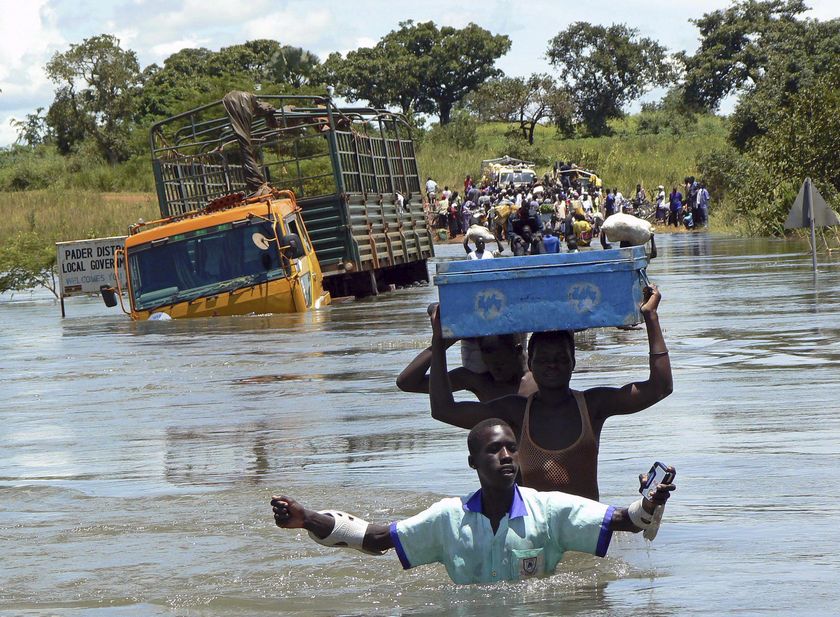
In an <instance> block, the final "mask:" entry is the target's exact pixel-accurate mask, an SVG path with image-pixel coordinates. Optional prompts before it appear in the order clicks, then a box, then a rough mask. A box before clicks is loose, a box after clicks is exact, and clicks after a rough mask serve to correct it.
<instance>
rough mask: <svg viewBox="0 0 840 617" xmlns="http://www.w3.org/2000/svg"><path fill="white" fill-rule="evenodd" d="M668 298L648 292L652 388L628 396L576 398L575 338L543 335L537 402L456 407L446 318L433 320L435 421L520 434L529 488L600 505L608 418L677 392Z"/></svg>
mask: <svg viewBox="0 0 840 617" xmlns="http://www.w3.org/2000/svg"><path fill="white" fill-rule="evenodd" d="M660 299H661V295H660V293H659V290H658V289H657V288H656V287H647V288H645V301H644V303H643V304H642V306H641V312H642V316H643V317H644V320H645V326H646V327H647V334H648V346H649V349H650V374H649V376H648V379H647V380H646V381H639V382H634V383H630V384H627V385H625V386H623V387H621V388H608V387H599V388H590V389H589V390H586V391H585V392H581V391H577V390H572V389H571V388H570V387H569V382H570V380H571V377H572V371H573V370H574V368H575V343H574V336H573V334H572V333H571V332H568V331H556V332H537V333H534V334H533V335H532V336H531V340H530V342H529V343H528V368H529V369H530V371H531V376H532V378H533V380H534V382H535V383H536V385H537V389H538V390H537V392H536V393H534V394H531V395H530V396H527V397H526V396H520V395H516V394H513V395H510V396H505V397H503V398H499V399H496V400H493V401H490V402H486V403H475V402H466V401H465V402H455V399H454V397H453V396H452V384H451V382H450V379H449V374H448V372H447V368H446V346H447V342H446V341H444V339H443V335H442V334H441V326H440V315H439V312H438V309H437V308H435V310H434V312H433V313H432V316H431V317H432V346H431V370H430V373H429V400H430V402H431V409H432V417H433V418H435V419H436V420H440V421H441V422H446V423H447V424H451V425H453V426H458V427H461V428H466V429H471V428H472V427H474V426H476V425H477V424H478V423H479V422H481V421H482V420H484V419H486V418H501V419H503V420H505V421H506V422H507V423H508V424H509V425H510V426H511V427H512V428H513V431H514V434H515V435H516V437H517V442H518V443H519V450H520V456H521V461H522V464H521V473H522V484H523V485H524V486H528V487H531V488H535V489H537V490H541V491H563V492H566V493H571V494H573V495H580V496H581V497H587V498H589V499H594V500H597V499H598V497H599V491H598V448H599V445H600V440H601V429H602V428H603V426H604V422H605V421H606V420H607V418H609V417H611V416H614V415H624V414H631V413H636V412H637V411H641V410H643V409H647V408H648V407H650V406H651V405H653V404H654V403H656V402H658V401H660V400H662V399H663V398H665V397H666V396H668V395H669V394H670V393H671V391H672V390H673V379H672V377H671V361H670V360H669V357H668V349H667V348H666V347H665V340H664V339H663V337H662V329H661V328H660V325H659V316H658V313H657V308H658V307H659V301H660Z"/></svg>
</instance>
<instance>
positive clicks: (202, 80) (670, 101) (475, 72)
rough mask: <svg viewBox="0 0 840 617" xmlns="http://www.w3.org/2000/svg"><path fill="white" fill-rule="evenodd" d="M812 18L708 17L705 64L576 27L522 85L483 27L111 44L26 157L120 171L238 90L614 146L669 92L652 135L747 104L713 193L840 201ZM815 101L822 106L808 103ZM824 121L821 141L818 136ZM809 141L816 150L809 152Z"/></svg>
mask: <svg viewBox="0 0 840 617" xmlns="http://www.w3.org/2000/svg"><path fill="white" fill-rule="evenodd" d="M806 10H807V7H806V5H805V4H804V2H803V1H802V0H762V1H759V0H741V1H740V2H735V3H733V4H732V5H731V6H730V7H729V8H726V9H721V10H716V11H712V12H709V13H706V14H704V15H702V16H701V17H698V18H695V19H691V20H689V21H690V24H691V25H686V27H694V28H696V29H697V31H698V35H699V40H700V45H699V48H698V49H697V50H696V52H694V53H692V54H688V53H686V52H678V53H671V52H669V51H668V50H667V49H666V48H665V47H664V46H662V45H661V44H660V43H658V42H657V41H655V40H654V39H652V38H648V37H644V36H641V34H640V33H639V31H638V30H636V29H634V28H630V27H628V26H626V25H623V24H613V25H610V26H603V25H597V24H590V23H587V22H576V23H573V24H571V25H570V26H569V27H568V28H566V29H564V30H562V31H560V32H558V33H557V35H556V36H554V37H552V38H551V39H550V40H549V41H547V42H546V58H547V59H548V61H549V63H550V66H551V72H550V73H532V74H531V75H528V76H523V77H512V76H506V75H504V74H503V73H502V71H501V70H499V69H498V68H497V67H496V62H497V60H498V59H499V58H501V57H502V56H503V55H504V54H506V53H507V52H508V51H509V50H510V48H511V40H510V37H508V36H506V35H503V34H494V33H492V32H490V31H488V30H486V29H484V28H481V27H480V26H478V25H475V24H469V25H468V26H466V27H464V28H453V27H448V26H443V27H439V26H437V25H436V24H435V23H434V22H431V21H429V22H421V23H415V22H413V21H405V22H401V23H400V24H399V25H398V27H397V28H396V29H394V30H393V31H391V32H389V33H388V34H386V35H385V36H383V37H382V38H381V39H380V40H379V41H378V42H377V43H376V44H375V45H373V46H372V47H363V48H359V49H357V50H355V51H351V52H349V53H347V54H346V55H341V54H339V53H332V54H330V55H329V56H328V57H327V58H325V59H324V60H323V62H322V61H321V59H319V58H318V57H316V56H315V55H314V54H313V53H311V52H310V51H307V50H305V49H302V48H299V47H293V46H289V45H283V44H282V43H280V42H278V41H274V40H265V39H263V40H254V41H248V42H245V43H242V44H238V45H232V46H229V47H224V48H222V49H220V50H219V51H211V50H209V49H205V48H197V49H183V50H181V51H178V52H176V53H174V54H172V55H171V56H169V57H168V58H167V59H166V60H164V61H163V63H162V65H160V66H159V65H157V64H152V65H150V66H147V67H145V68H141V67H140V65H139V62H138V59H137V54H136V53H135V52H134V51H132V50H129V49H124V48H123V47H122V46H121V44H120V42H119V40H118V39H117V38H116V37H114V36H112V35H109V34H102V35H99V36H95V37H91V38H88V39H85V40H84V41H82V42H81V43H76V44H72V45H70V46H69V48H68V49H67V50H65V51H62V52H59V53H56V54H55V55H54V56H53V57H52V58H51V60H50V61H49V62H48V63H47V65H46V72H47V75H48V76H49V78H50V80H52V82H53V83H54V84H55V86H56V89H55V96H54V99H53V102H52V103H51V104H50V106H49V107H48V108H47V109H46V110H44V109H37V110H35V111H34V112H33V113H31V114H28V115H27V116H26V117H25V118H23V119H21V120H16V121H15V125H16V128H17V129H18V134H19V140H18V142H19V147H50V148H54V149H55V150H57V151H58V152H59V153H61V154H72V153H74V152H79V151H87V152H94V153H95V154H96V155H97V156H98V157H100V158H101V159H102V160H104V161H107V162H109V163H110V164H112V165H115V164H117V163H120V162H123V161H126V160H127V159H129V158H131V157H132V156H143V155H145V154H146V135H147V129H148V127H149V126H150V125H151V124H152V123H153V122H155V121H157V120H160V119H163V118H165V117H168V116H171V115H175V114H177V113H180V112H182V111H185V110H187V109H189V108H192V107H196V106H198V105H201V104H204V103H207V102H211V101H215V100H218V99H220V98H221V97H222V96H223V95H224V93H225V92H227V91H229V90H231V89H242V90H249V91H255V90H258V91H260V92H262V93H270V94H279V93H291V92H300V91H303V92H306V93H323V92H324V89H325V87H326V86H327V85H332V86H334V87H335V91H336V93H337V94H338V95H340V96H342V97H343V98H345V99H346V100H348V101H351V102H355V101H367V102H368V103H369V104H370V105H373V106H376V107H388V108H391V109H399V110H400V111H402V112H403V113H405V114H406V115H408V116H409V117H410V118H415V117H420V116H421V115H422V114H431V115H436V116H437V117H438V118H439V123H440V125H442V126H445V125H447V124H449V123H450V121H451V120H453V118H456V117H459V116H469V117H470V118H472V119H474V120H478V121H495V122H504V123H508V124H509V125H511V127H512V129H513V130H514V131H515V132H518V133H519V134H520V135H521V137H522V138H523V140H524V141H525V142H526V143H530V144H533V140H534V131H535V129H536V127H537V126H538V125H540V124H543V125H553V126H555V127H556V128H557V130H558V132H559V134H560V135H561V136H566V137H568V136H601V135H606V134H609V133H610V121H611V120H613V119H615V118H620V117H621V116H623V115H624V113H625V110H626V109H627V107H628V105H630V104H631V103H633V102H634V101H637V100H638V99H639V98H640V97H642V96H643V95H644V94H645V93H647V92H649V91H650V90H651V89H653V88H656V87H661V88H665V89H666V94H665V95H664V96H663V97H662V98H661V99H660V100H659V101H658V102H655V103H648V104H645V105H644V106H643V112H642V116H643V121H644V122H646V123H648V124H650V125H653V131H652V132H658V131H659V130H660V128H661V129H662V130H665V131H667V130H668V129H669V127H670V128H672V129H673V131H672V132H677V131H676V128H677V127H679V126H683V127H685V126H689V127H690V126H691V123H692V122H693V121H694V118H695V117H696V116H697V115H698V114H701V113H715V112H717V111H718V110H719V107H720V104H721V102H722V101H723V100H724V99H726V98H727V97H729V96H733V95H734V96H736V97H737V104H736V106H735V111H734V113H733V114H732V115H731V116H730V118H729V121H728V126H729V143H730V147H729V148H728V149H727V150H726V151H722V152H713V153H710V154H709V155H708V156H707V157H705V159H704V160H702V161H700V164H701V167H702V169H703V171H704V173H705V174H706V175H708V176H709V178H710V181H711V183H712V186H711V187H710V188H712V190H713V192H716V193H717V194H718V195H721V194H724V193H727V194H731V195H737V196H739V198H740V197H745V195H743V191H744V187H745V186H750V187H751V189H750V190H751V191H752V200H753V201H754V200H755V198H756V197H758V199H759V201H761V202H762V204H764V206H766V207H767V209H768V212H769V213H770V214H771V215H772V213H773V212H775V210H778V209H779V207H780V205H779V204H780V203H781V201H782V198H783V197H786V195H787V193H788V192H789V190H790V189H789V187H788V186H787V185H785V184H784V182H782V181H781V180H780V178H781V177H782V175H783V177H784V178H792V177H794V176H798V175H802V174H809V175H811V176H812V177H813V178H814V180H815V181H816V183H817V185H818V186H819V187H820V189H821V190H823V191H825V190H827V191H828V194H829V195H830V196H834V195H835V194H836V193H837V191H838V190H840V178H838V177H837V172H836V168H837V166H836V165H833V164H832V165H821V161H825V160H828V161H836V152H837V151H838V150H837V149H836V145H837V143H836V140H837V139H838V137H837V136H838V135H840V130H837V129H838V128H840V127H837V123H838V119H837V118H838V117H840V115H838V114H836V113H832V110H833V109H834V107H832V105H836V94H835V92H836V89H834V85H835V84H836V83H837V81H838V79H840V77H838V71H839V70H840V69H838V64H839V63H838V62H837V58H838V57H840V55H838V52H840V20H836V19H835V20H829V21H819V20H815V19H806V18H804V17H803V13H804V12H805V11H806ZM809 97H811V98H812V99H815V100H820V101H823V102H824V104H823V106H810V107H809V106H808V104H807V100H809ZM826 105H827V107H826ZM812 120H813V121H812ZM815 122H816V123H817V124H818V125H819V126H820V128H821V130H820V131H819V132H817V131H813V130H810V129H811V128H812V127H813V126H814V125H815V124H814V123H815ZM660 125H661V126H660ZM800 131H806V134H807V135H808V136H809V139H810V141H808V142H805V143H804V146H803V142H802V140H801V139H800V138H799V137H798V136H800V135H801V132H800ZM463 143H465V144H468V143H469V140H466V141H464V142H463ZM0 154H2V153H0ZM0 165H2V163H0ZM756 192H757V193H758V195H756ZM768 204H769V205H768ZM770 218H772V219H773V221H775V219H776V218H778V217H776V216H775V215H772V216H770ZM773 224H775V223H773ZM767 230H770V231H774V228H772V225H771V226H770V227H767V228H766V229H764V231H767Z"/></svg>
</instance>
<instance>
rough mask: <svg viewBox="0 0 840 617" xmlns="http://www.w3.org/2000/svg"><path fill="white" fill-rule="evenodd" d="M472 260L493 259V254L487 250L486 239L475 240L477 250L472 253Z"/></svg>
mask: <svg viewBox="0 0 840 617" xmlns="http://www.w3.org/2000/svg"><path fill="white" fill-rule="evenodd" d="M469 258H470V259H493V253H491V252H490V251H487V250H485V245H484V238H476V239H475V250H474V251H470V253H469Z"/></svg>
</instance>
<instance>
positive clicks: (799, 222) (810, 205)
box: [785, 178, 840, 273]
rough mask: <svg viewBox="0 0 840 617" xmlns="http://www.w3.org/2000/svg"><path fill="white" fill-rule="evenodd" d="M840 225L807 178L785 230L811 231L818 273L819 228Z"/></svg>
mask: <svg viewBox="0 0 840 617" xmlns="http://www.w3.org/2000/svg"><path fill="white" fill-rule="evenodd" d="M834 225H840V217H838V216H837V213H836V212H835V211H834V210H832V209H831V208H829V207H828V204H826V203H825V199H823V197H822V195H820V192H819V191H818V190H817V189H816V188H814V185H813V184H812V183H811V178H805V182H803V183H802V188H801V189H799V194H798V195H797V196H796V201H794V202H793V206H791V208H790V213H788V217H787V220H786V221H785V229H808V228H810V229H811V262H812V264H813V267H814V272H815V273H816V271H817V235H816V228H817V227H832V226H834Z"/></svg>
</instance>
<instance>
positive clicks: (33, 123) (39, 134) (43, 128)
mask: <svg viewBox="0 0 840 617" xmlns="http://www.w3.org/2000/svg"><path fill="white" fill-rule="evenodd" d="M43 112H44V108H43V107H39V108H38V109H36V110H35V113H33V114H26V117H25V118H24V119H23V120H17V119H15V118H12V120H11V122H10V124H11V125H12V126H13V127H14V129H15V130H16V131H17V139H16V140H15V143H16V144H26V145H27V146H30V147H33V146H39V145H41V144H44V143H47V142H48V141H50V129H49V126H47V117H46V116H45V115H44V114H43Z"/></svg>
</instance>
